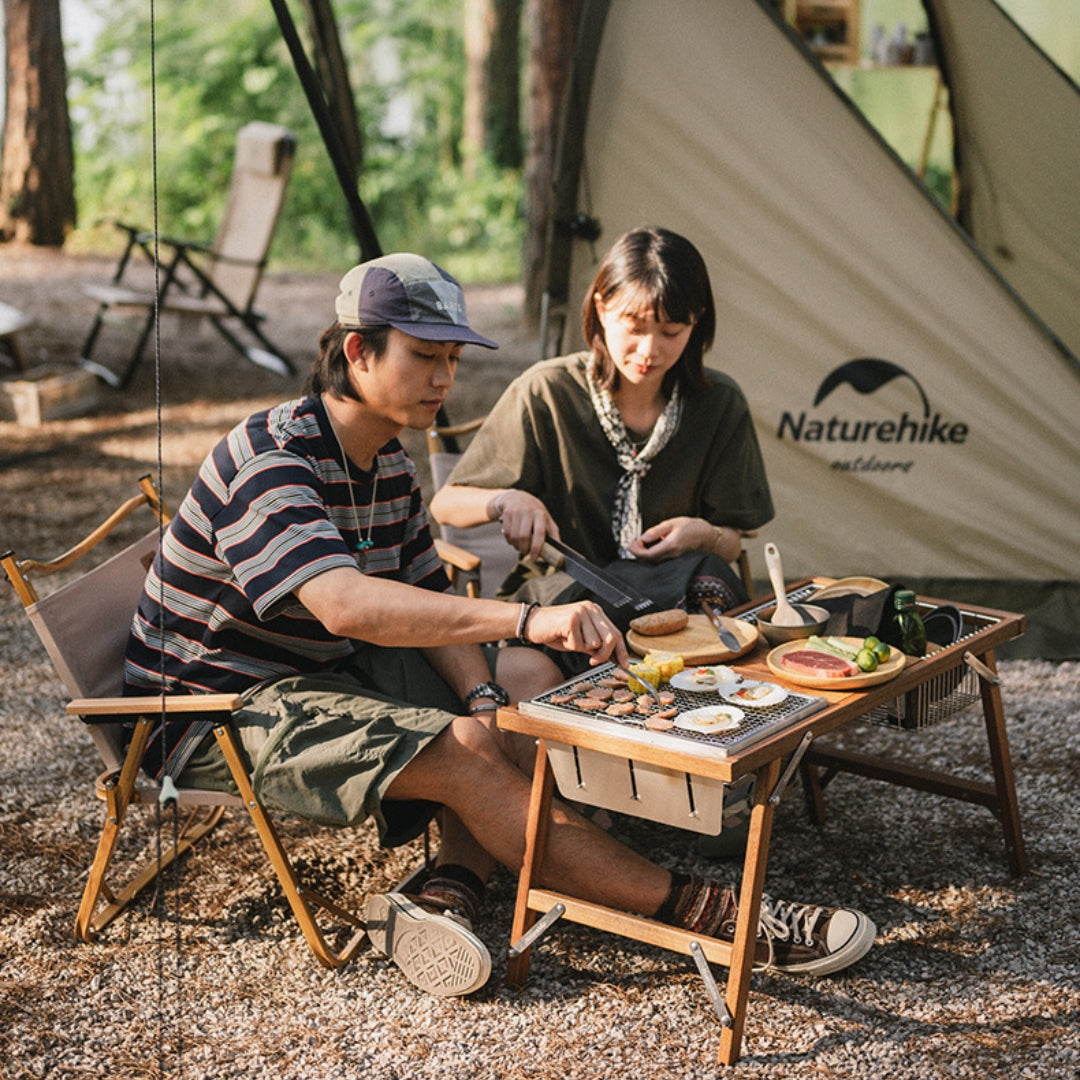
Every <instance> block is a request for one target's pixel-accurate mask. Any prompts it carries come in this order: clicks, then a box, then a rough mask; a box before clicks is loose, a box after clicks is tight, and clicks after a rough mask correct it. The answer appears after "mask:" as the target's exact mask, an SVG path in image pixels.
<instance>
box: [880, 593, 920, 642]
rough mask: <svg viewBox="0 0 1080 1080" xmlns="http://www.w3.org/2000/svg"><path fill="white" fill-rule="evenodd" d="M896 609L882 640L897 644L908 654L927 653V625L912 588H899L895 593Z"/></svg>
mask: <svg viewBox="0 0 1080 1080" xmlns="http://www.w3.org/2000/svg"><path fill="white" fill-rule="evenodd" d="M893 605H894V607H895V608H896V611H895V612H894V614H893V617H892V620H891V621H890V622H889V625H888V626H887V627H886V628H885V630H884V631H883V632H882V635H881V639H882V641H887V642H888V643H889V644H890V645H895V646H896V647H897V648H898V649H899V650H900V651H901V652H902V653H907V655H908V656H925V655H926V627H925V626H923V621H922V616H921V615H920V614H919V612H918V609H917V608H916V606H915V593H914V592H912V591H911V589H899V590H897V592H896V593H895V594H894V595H893Z"/></svg>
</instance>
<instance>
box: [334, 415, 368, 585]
mask: <svg viewBox="0 0 1080 1080" xmlns="http://www.w3.org/2000/svg"><path fill="white" fill-rule="evenodd" d="M326 420H327V423H328V424H329V425H330V430H331V431H332V432H333V433H334V441H335V442H336V443H337V448H338V450H339V451H340V452H341V464H342V467H343V468H344V469H345V483H346V484H347V485H348V487H349V505H350V506H351V507H352V518H353V526H354V527H355V528H356V543H355V544H354V545H353V551H355V552H357V553H358V554H359V556H360V569H361V571H363V570H366V569H367V553H368V552H369V551H370V550H371V549H372V548H373V547H374V546H375V541H374V540H373V539H372V538H371V534H372V531H373V527H374V524H375V496H376V494H377V493H378V490H379V455H378V454H376V455H375V460H374V466H375V471H374V479H373V480H372V482H371V509H370V510H369V511H368V521H367V536H363V535H362V534H361V532H360V515H359V514H358V513H357V512H356V499H355V497H354V496H353V481H352V477H351V476H350V475H349V458H348V455H347V454H346V453H345V447H344V446H342V445H341V436H339V435H338V433H337V428H336V427H334V421H333V420H331V419H330V413H329V412H327V414H326Z"/></svg>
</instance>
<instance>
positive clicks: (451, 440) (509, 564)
mask: <svg viewBox="0 0 1080 1080" xmlns="http://www.w3.org/2000/svg"><path fill="white" fill-rule="evenodd" d="M483 422H484V418H483V417H482V416H481V417H474V418H473V419H472V420H466V421H465V422H464V423H462V424H450V423H443V424H440V423H436V424H434V425H432V426H431V427H430V428H428V431H427V451H428V465H429V467H430V469H431V485H432V493H433V494H434V492H436V491H438V490H439V488H441V487H442V486H443V484H445V483H446V480H447V477H449V475H450V473H451V472H452V471H453V469H454V466H455V465H456V464H457V463H458V460H459V459H460V457H461V454H462V450H461V445H460V443H459V441H458V440H459V439H461V438H462V437H463V436H468V435H471V434H473V433H474V432H475V431H476V430H477V429H478V428H479V427H480V425H481V424H482V423H483ZM439 530H440V536H441V540H440V541H438V542H437V545H438V546H439V549H440V555H441V556H442V559H443V563H444V564H445V565H446V566H447V570H448V572H449V573H450V579H451V581H453V582H454V585H455V587H456V588H457V589H458V591H459V592H464V593H465V594H466V595H468V596H487V597H490V596H494V595H495V591H496V590H497V589H498V587H499V586H500V585H501V584H502V583H503V581H505V580H506V576H507V575H508V574H509V573H510V571H511V570H513V569H514V566H515V565H516V564H517V552H515V551H514V549H513V548H512V547H511V546H510V545H509V544H508V543H507V542H506V540H505V539H504V537H503V535H502V530H501V528H500V527H499V523H498V522H497V521H492V522H490V523H489V524H487V525H477V526H475V527H474V528H471V529H458V528H454V527H453V526H452V525H440V526H439ZM746 535H747V536H757V533H756V532H749V533H747V534H746ZM444 545H445V546H444ZM459 553H460V554H459ZM462 555H464V556H465V558H464V559H462V557H461V556H462ZM470 555H471V556H472V557H473V560H472V561H474V562H475V565H474V566H473V565H470V566H469V569H462V564H463V563H466V562H468V561H469V559H468V557H469V556H470ZM736 565H737V566H738V570H739V576H740V577H741V578H742V583H743V587H744V588H745V589H746V595H747V596H748V597H752V596H753V595H754V579H753V575H752V573H751V571H750V556H749V555H748V554H747V552H746V547H745V545H744V547H743V548H742V550H741V551H740V552H739V558H738V559H737V561H736Z"/></svg>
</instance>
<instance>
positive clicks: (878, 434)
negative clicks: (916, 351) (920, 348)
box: [776, 358, 968, 472]
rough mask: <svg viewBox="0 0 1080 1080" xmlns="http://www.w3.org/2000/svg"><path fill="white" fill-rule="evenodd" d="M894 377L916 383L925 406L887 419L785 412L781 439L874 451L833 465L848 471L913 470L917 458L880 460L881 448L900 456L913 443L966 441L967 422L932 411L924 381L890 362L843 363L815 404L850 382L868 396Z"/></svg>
mask: <svg viewBox="0 0 1080 1080" xmlns="http://www.w3.org/2000/svg"><path fill="white" fill-rule="evenodd" d="M894 379H906V380H907V381H908V382H909V383H910V384H911V386H912V387H914V389H915V392H916V393H917V395H918V401H919V404H920V405H921V409H919V408H918V407H916V409H915V412H914V415H913V414H912V413H911V412H909V411H908V410H907V409H904V410H902V411H901V413H900V415H899V416H897V417H894V418H885V419H871V418H855V419H852V418H851V417H845V416H840V415H837V414H836V413H834V414H833V415H832V416H829V417H826V418H820V417H814V416H810V415H808V414H807V412H806V410H803V411H802V412H801V413H799V414H798V415H797V416H796V415H794V414H793V413H790V412H785V413H783V414H782V415H781V417H780V426H779V428H778V430H777V433H776V434H777V437H778V438H780V439H783V438H788V439H791V440H792V441H793V442H802V443H823V444H826V445H827V446H828V447H829V448H830V449H837V450H839V449H843V450H844V451H845V453H850V452H851V451H852V450H854V449H855V448H856V447H861V448H865V449H866V450H867V451H869V453H868V454H862V453H860V454H858V455H857V456H856V457H854V458H850V457H846V458H837V459H834V460H833V461H832V468H834V469H838V470H840V471H843V472H909V471H910V470H911V468H912V466H913V465H914V464H915V462H914V461H913V460H911V459H901V460H896V459H893V460H886V459H883V458H879V457H878V455H877V452H876V451H879V450H880V451H883V452H884V451H885V450H886V448H887V449H888V452H889V453H890V454H892V455H899V454H902V453H903V451H904V448H906V447H909V446H927V445H946V446H948V445H958V444H961V443H963V442H964V441H965V440H966V439H967V436H968V426H967V424H964V423H959V422H956V421H947V420H944V419H942V416H941V413H939V412H933V414H932V415H931V412H932V410H931V408H930V401H929V399H928V398H927V396H926V391H925V390H923V388H922V386H921V385H920V383H919V380H918V379H916V378H915V377H914V376H913V375H911V374H910V373H909V372H907V371H905V370H904V369H903V368H902V367H900V366H899V365H897V364H894V363H892V361H890V360H874V359H869V358H862V359H859V360H849V361H848V362H847V363H846V364H841V365H840V367H838V368H836V369H835V370H834V371H831V372H830V373H829V374H828V375H826V376H825V378H824V379H822V381H821V385H820V386H819V387H818V389H817V393H816V394H815V395H814V408H815V409H816V408H817V407H818V406H819V405H821V403H822V402H823V401H825V399H826V398H828V397H829V395H830V394H832V393H833V391H834V390H836V389H837V388H838V387H841V386H847V387H850V388H851V389H852V390H854V391H855V392H856V393H857V394H861V395H864V396H867V395H870V394H873V393H876V392H877V391H878V390H881V389H882V387H884V386H886V385H887V384H889V383H891V382H893V380H894ZM920 412H921V414H922V415H921V416H920V415H919V413H920Z"/></svg>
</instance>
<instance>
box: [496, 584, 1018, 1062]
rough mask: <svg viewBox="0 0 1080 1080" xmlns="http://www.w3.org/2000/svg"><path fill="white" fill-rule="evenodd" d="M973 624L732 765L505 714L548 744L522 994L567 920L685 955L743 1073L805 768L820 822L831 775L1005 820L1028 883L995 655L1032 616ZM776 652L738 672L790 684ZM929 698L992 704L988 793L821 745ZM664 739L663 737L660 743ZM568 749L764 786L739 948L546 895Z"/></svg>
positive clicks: (752, 657) (627, 737)
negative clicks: (780, 836)
mask: <svg viewBox="0 0 1080 1080" xmlns="http://www.w3.org/2000/svg"><path fill="white" fill-rule="evenodd" d="M827 583H828V582H827V580H826V579H816V580H815V581H814V582H808V583H804V586H805V589H804V591H803V592H802V593H799V592H798V591H797V590H794V591H793V595H795V596H796V597H797V598H800V599H805V598H806V596H807V595H808V593H807V590H808V591H809V593H812V591H813V590H814V588H816V587H821V586H823V585H825V584H827ZM920 603H921V604H922V605H923V606H924V607H931V606H934V605H936V604H937V603H938V601H934V600H927V599H923V598H920ZM755 610H757V608H751V607H749V606H748V611H747V613H748V614H749V615H750V617H751V618H752V616H753V612H754V611H755ZM732 614H737V613H732ZM744 614H746V613H744ZM963 618H964V634H963V636H962V637H961V639H960V640H959V641H957V642H956V643H955V644H953V645H950V646H948V647H947V648H944V649H941V650H939V651H938V652H936V653H935V654H933V655H931V656H928V657H926V658H922V659H913V660H911V661H909V663H908V664H907V666H906V667H905V668H904V669H903V670H902V671H901V672H900V674H898V675H897V676H896V677H895V678H893V679H891V680H890V681H888V682H885V683H881V684H879V685H876V686H872V687H868V688H866V689H861V690H855V691H850V690H849V691H833V690H822V689H819V688H815V689H814V690H813V691H810V692H811V693H813V694H815V695H820V696H821V697H822V698H824V699H825V704H824V706H823V707H822V708H821V709H820V710H819V711H818V712H816V713H813V714H812V715H809V716H806V717H805V718H803V719H798V720H795V721H793V722H792V723H791V724H790V725H789V726H786V727H784V728H783V729H781V730H779V731H777V732H776V733H775V734H773V735H770V736H768V737H766V738H764V739H762V740H761V741H759V742H757V743H756V744H754V745H752V746H750V747H749V748H747V749H745V750H742V751H737V752H735V753H732V754H730V755H728V756H726V757H719V756H716V755H715V754H710V753H702V752H700V751H699V749H698V747H697V746H696V745H691V744H689V743H687V742H682V743H680V740H679V739H678V738H672V737H671V736H669V735H668V734H667V733H643V732H642V731H641V729H639V728H629V727H626V726H624V725H620V724H617V723H612V724H610V726H609V727H610V729H609V730H600V729H599V727H598V725H595V724H593V725H588V726H586V725H583V724H581V723H576V722H575V718H574V717H573V716H571V715H567V717H565V718H563V717H560V716H556V715H551V714H545V715H530V714H529V712H528V711H527V709H528V706H527V703H526V704H525V705H523V706H522V707H519V708H505V709H500V710H499V714H498V723H499V726H500V727H501V728H504V729H505V730H508V731H515V732H520V733H522V734H524V735H528V736H531V737H535V738H536V739H537V740H538V741H537V749H536V759H535V767H534V771H533V778H532V795H531V803H530V807H529V818H528V828H527V835H526V848H525V858H524V864H523V866H522V869H521V874H520V877H519V881H518V893H517V904H516V909H515V913H514V921H513V929H512V936H511V949H510V956H511V959H510V961H509V964H508V968H507V979H508V981H509V982H510V984H511V985H515V986H519V987H520V986H523V985H524V983H525V980H526V979H527V977H528V971H529V962H530V955H531V949H532V945H533V944H534V942H535V941H536V939H537V937H538V930H540V929H541V928H543V929H545V930H546V929H547V927H548V926H550V924H551V923H553V922H554V921H556V920H557V919H558V918H565V919H568V920H570V921H571V922H575V923H580V924H582V925H585V926H591V927H594V928H595V929H598V930H604V931H607V932H610V933H614V934H618V935H620V936H623V937H627V938H632V939H634V940H637V941H642V942H645V943H647V944H650V945H656V946H659V947H661V948H666V949H671V950H673V951H676V952H682V953H685V954H687V955H690V956H691V957H693V958H694V960H695V962H696V963H697V965H698V968H699V970H700V971H701V973H702V975H703V977H704V978H705V983H706V988H707V990H709V992H710V997H711V998H712V999H713V1004H714V1007H715V1008H716V1009H717V1012H718V1015H719V1016H720V1021H721V1025H722V1030H721V1035H720V1047H719V1054H718V1057H719V1061H720V1062H721V1063H722V1064H725V1065H730V1064H733V1063H734V1062H735V1061H736V1060H737V1059H738V1057H739V1053H740V1044H741V1040H742V1034H743V1029H744V1025H745V1021H746V1008H747V999H748V994H749V989H750V974H751V969H752V966H753V959H754V946H755V939H756V936H757V926H758V917H759V913H760V907H761V895H762V891H763V885H764V880H765V870H766V865H767V862H768V853H769V840H770V835H771V831H772V823H773V814H774V811H775V806H776V804H777V802H778V801H779V797H780V794H781V792H782V790H783V788H784V787H785V786H786V784H787V782H788V780H789V779H790V778H791V776H792V775H793V773H794V771H795V769H796V768H797V767H798V766H799V765H800V764H802V765H804V766H806V768H804V780H805V781H807V782H808V785H809V786H808V792H809V795H810V798H811V803H810V805H811V808H812V809H816V811H817V813H819V814H820V813H821V812H823V806H822V802H821V799H822V796H821V787H822V785H821V784H820V782H819V777H818V774H817V771H816V770H817V769H819V768H821V767H824V768H826V769H828V770H831V771H832V772H835V771H848V772H854V773H861V774H863V775H866V776H871V777H876V778H879V779H883V780H887V781H890V782H893V783H900V784H905V785H907V786H912V787H917V788H920V789H922V790H926V791H931V792H934V793H936V794H940V795H946V796H950V797H953V798H960V799H965V800H969V801H975V802H979V803H981V804H983V805H985V806H987V807H988V808H989V809H990V810H991V811H992V812H994V813H995V814H996V815H997V816H998V817H999V818H1000V820H1001V825H1002V830H1003V834H1004V840H1005V848H1006V853H1007V861H1008V865H1009V868H1010V870H1011V872H1012V873H1014V874H1022V873H1023V872H1024V871H1025V870H1026V865H1027V863H1026V857H1025V854H1024V843H1023V835H1022V831H1021V826H1020V816H1019V809H1018V805H1017V800H1016V791H1015V786H1014V782H1013V772H1012V763H1011V758H1010V754H1009V746H1008V739H1007V736H1006V731H1005V718H1004V712H1003V709H1002V702H1001V693H1000V690H999V688H998V684H997V676H996V667H995V661H994V649H995V647H997V646H999V645H1001V644H1002V643H1003V642H1005V641H1008V640H1010V639H1011V638H1014V637H1016V636H1018V635H1019V634H1021V633H1023V630H1024V619H1023V616H1021V615H1015V614H1012V613H1010V612H1003V611H994V610H991V609H986V608H974V607H967V608H964V609H963ZM768 652H769V649H768V647H767V646H766V645H765V644H764V643H760V644H759V645H758V646H757V647H756V648H755V649H754V650H753V652H751V653H749V654H747V655H746V656H745V657H743V658H742V659H741V660H739V661H736V662H734V664H733V665H732V666H733V667H735V669H736V670H737V671H738V672H739V673H741V674H744V675H746V676H749V677H752V678H760V679H766V680H769V681H772V682H781V683H782V682H783V680H781V679H778V678H777V676H776V674H775V673H774V672H773V671H772V670H771V669H770V668H769V667H768V665H767V662H766V656H767V654H768ZM964 680H968V681H977V687H978V690H977V693H976V694H975V695H970V693H969V696H968V697H967V698H966V699H965V698H964V696H963V695H964V693H965V692H966V691H968V692H969V691H970V688H969V687H966V686H963V685H961V683H963V682H964ZM789 685H790V688H791V689H792V690H795V691H798V692H802V693H805V692H807V691H805V689H804V688H801V687H798V686H795V685H793V684H789ZM928 688H930V689H934V691H935V693H936V692H937V691H938V690H940V691H941V694H942V697H943V698H944V699H945V706H946V707H947V705H948V700H949V699H957V698H958V699H959V705H958V707H964V706H966V704H968V703H969V702H970V701H973V700H980V699H981V703H982V710H983V716H984V720H985V726H986V733H987V741H988V746H989V751H990V759H991V763H992V768H993V774H994V779H993V782H992V783H990V784H976V783H972V782H971V781H966V780H959V779H957V778H953V777H949V776H947V775H945V774H940V773H932V772H928V771H926V770H918V769H913V768H911V767H909V766H904V765H895V764H890V763H889V762H886V761H884V760H882V759H880V758H876V757H873V756H868V755H854V754H850V753H841V752H838V751H827V750H819V749H817V747H816V746H813V745H811V744H812V743H816V740H818V739H819V738H820V737H821V736H823V735H826V734H828V733H829V732H834V731H836V730H837V729H839V728H842V727H844V726H845V725H847V724H849V723H851V722H852V721H854V720H856V719H858V718H860V717H864V716H867V715H870V716H873V715H875V713H884V714H885V715H891V714H895V713H897V710H900V713H903V709H904V705H905V704H906V705H907V707H908V708H909V709H919V708H922V707H923V706H925V707H926V708H929V707H931V706H934V705H937V706H941V705H942V701H940V700H930V698H932V697H933V695H930V698H928V697H927V690H928ZM901 703H904V704H901ZM652 735H655V737H652V738H650V737H648V736H652ZM567 746H569V747H577V748H581V749H583V750H585V751H594V752H597V753H599V754H602V755H610V756H613V757H615V758H623V759H629V761H630V762H631V763H641V764H642V765H643V766H645V767H646V768H649V767H658V768H659V769H661V770H674V771H675V772H680V773H685V774H686V775H687V777H690V778H693V777H697V778H705V779H706V780H710V781H719V782H722V783H723V784H725V785H730V784H734V783H735V782H736V781H738V780H739V779H740V778H743V777H747V776H748V775H750V774H753V775H754V776H755V778H756V779H755V784H754V795H753V805H752V809H751V814H750V830H749V836H748V839H747V845H746V856H745V860H744V864H743V876H742V883H741V886H740V894H739V910H738V917H737V925H736V932H735V938H734V943H733V944H731V945H729V944H728V943H726V942H723V941H720V940H717V939H713V938H705V937H702V936H701V935H694V934H690V933H687V932H685V931H682V930H678V929H676V928H674V927H671V926H667V925H666V924H662V923H659V922H655V921H653V920H651V919H645V918H641V917H639V916H635V915H631V914H628V913H626V912H622V911H617V910H613V909H610V908H605V907H602V906H600V905H597V904H592V903H588V902H586V901H583V900H580V899H578V898H575V897H572V896H569V895H566V894H564V893H561V892H559V891H557V890H556V889H552V888H541V887H539V885H538V883H539V881H540V880H541V868H542V866H543V861H544V852H545V848H546V844H547V831H548V821H549V815H550V808H551V800H552V797H553V794H554V789H555V779H554V773H553V771H552V767H551V763H550V761H549V753H548V752H549V748H552V747H559V748H562V747H567ZM804 755H805V756H804ZM571 794H572V797H575V798H576V797H578V796H577V794H576V793H571ZM639 816H642V817H646V818H651V817H653V815H652V814H651V813H648V812H642V813H640V814H639ZM709 962H712V963H719V964H722V965H724V966H726V967H727V968H728V969H729V974H728V979H727V985H726V991H725V993H724V994H723V995H722V996H721V995H720V994H719V991H718V990H717V988H716V984H715V982H714V981H713V980H712V978H711V972H710V969H709V967H708V964H709Z"/></svg>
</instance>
